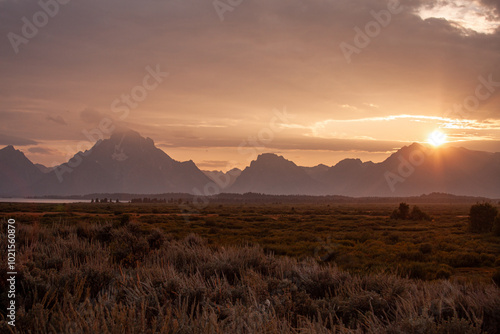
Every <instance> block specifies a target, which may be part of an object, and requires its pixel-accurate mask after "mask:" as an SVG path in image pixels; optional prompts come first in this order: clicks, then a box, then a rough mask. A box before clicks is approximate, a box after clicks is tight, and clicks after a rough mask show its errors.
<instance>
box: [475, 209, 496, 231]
mask: <svg viewBox="0 0 500 334" xmlns="http://www.w3.org/2000/svg"><path fill="white" fill-rule="evenodd" d="M497 214H498V210H497V208H495V207H494V206H493V205H491V204H490V203H480V204H479V203H478V204H474V205H473V206H471V208H470V213H469V229H470V231H471V232H474V233H487V232H491V230H492V228H493V222H494V221H495V217H496V216H497Z"/></svg>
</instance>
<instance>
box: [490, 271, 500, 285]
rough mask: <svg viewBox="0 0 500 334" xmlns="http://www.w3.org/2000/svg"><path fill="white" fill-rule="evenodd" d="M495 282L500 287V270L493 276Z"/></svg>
mask: <svg viewBox="0 0 500 334" xmlns="http://www.w3.org/2000/svg"><path fill="white" fill-rule="evenodd" d="M492 279H493V282H494V283H495V284H496V285H497V286H499V287H500V269H497V271H495V273H494V274H493V277H492Z"/></svg>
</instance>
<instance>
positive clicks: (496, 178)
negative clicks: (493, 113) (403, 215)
mask: <svg viewBox="0 0 500 334" xmlns="http://www.w3.org/2000/svg"><path fill="white" fill-rule="evenodd" d="M322 181H323V183H325V184H327V185H328V187H329V189H330V191H331V193H332V194H342V195H345V196H357V197H360V196H418V195H421V194H425V193H430V192H443V193H449V194H456V195H467V196H487V197H499V196H500V153H488V152H478V151H470V150H467V149H465V148H456V147H447V148H434V149H432V148H427V147H426V146H423V145H420V144H417V143H414V144H412V145H410V146H404V147H403V148H401V149H400V150H398V151H397V152H396V153H394V154H392V155H391V156H390V157H389V158H387V159H386V160H385V161H383V162H381V163H372V162H365V163H362V162H361V161H360V160H358V159H346V160H343V161H341V162H339V163H338V164H337V165H335V166H333V167H331V168H330V170H329V171H328V172H327V173H326V174H325V175H324V179H323V180H322Z"/></svg>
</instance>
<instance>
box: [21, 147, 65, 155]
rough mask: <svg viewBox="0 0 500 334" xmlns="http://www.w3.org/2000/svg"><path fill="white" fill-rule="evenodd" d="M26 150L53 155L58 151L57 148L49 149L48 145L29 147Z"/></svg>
mask: <svg viewBox="0 0 500 334" xmlns="http://www.w3.org/2000/svg"><path fill="white" fill-rule="evenodd" d="M28 152H30V153H35V154H46V155H53V154H57V153H59V152H58V151H57V150H54V149H51V148H49V147H30V148H29V149H28Z"/></svg>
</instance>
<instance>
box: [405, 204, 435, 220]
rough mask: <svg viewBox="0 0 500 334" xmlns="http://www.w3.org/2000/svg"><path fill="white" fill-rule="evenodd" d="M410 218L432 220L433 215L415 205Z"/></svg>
mask: <svg viewBox="0 0 500 334" xmlns="http://www.w3.org/2000/svg"><path fill="white" fill-rule="evenodd" d="M410 219H411V220H431V217H430V216H429V215H428V214H426V213H425V212H423V211H422V210H420V208H419V207H418V206H416V205H415V206H414V207H413V209H412V210H411V213H410Z"/></svg>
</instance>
